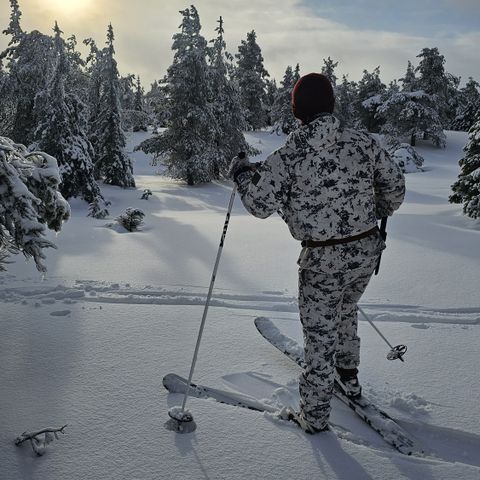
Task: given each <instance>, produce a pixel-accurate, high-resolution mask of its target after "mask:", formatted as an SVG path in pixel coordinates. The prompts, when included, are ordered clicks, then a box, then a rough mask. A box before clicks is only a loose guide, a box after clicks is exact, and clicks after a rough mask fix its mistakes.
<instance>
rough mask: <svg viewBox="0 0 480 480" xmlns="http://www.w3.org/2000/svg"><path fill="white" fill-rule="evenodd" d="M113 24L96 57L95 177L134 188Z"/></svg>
mask: <svg viewBox="0 0 480 480" xmlns="http://www.w3.org/2000/svg"><path fill="white" fill-rule="evenodd" d="M114 39H115V38H114V34H113V27H112V25H111V24H110V25H109V26H108V32H107V47H106V48H104V49H103V52H102V54H101V56H100V58H99V62H98V64H97V66H96V68H99V69H100V72H99V73H100V75H99V76H100V78H101V84H100V98H99V109H98V116H97V117H96V118H95V124H94V128H95V135H94V136H95V144H94V148H95V170H96V172H97V175H96V176H97V178H98V177H101V178H103V181H104V182H105V183H106V184H109V185H117V186H119V187H123V188H127V187H134V186H135V180H134V179H133V168H132V163H131V161H130V159H129V158H128V156H127V155H126V153H125V150H124V148H125V145H126V141H125V135H124V133H123V130H122V119H121V107H120V85H119V74H118V68H117V62H116V61H115V58H114V54H115V49H114V47H113V41H114Z"/></svg>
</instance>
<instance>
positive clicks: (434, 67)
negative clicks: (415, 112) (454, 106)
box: [415, 47, 458, 128]
mask: <svg viewBox="0 0 480 480" xmlns="http://www.w3.org/2000/svg"><path fill="white" fill-rule="evenodd" d="M417 58H420V62H419V64H418V66H417V68H416V69H415V72H417V73H419V77H418V88H419V89H420V90H423V91H424V92H425V93H428V94H429V95H432V96H435V104H436V106H437V111H438V115H439V117H440V120H441V122H442V126H443V128H446V127H447V126H448V123H449V110H450V109H451V108H450V103H451V102H452V101H453V96H454V93H453V91H454V90H455V85H454V84H455V83H457V80H458V79H456V78H455V77H453V76H452V75H449V74H448V73H446V72H445V67H444V64H445V57H444V56H443V55H441V54H440V52H439V51H438V48H436V47H435V48H424V49H422V51H421V52H420V53H419V54H418V55H417ZM457 84H458V83H457Z"/></svg>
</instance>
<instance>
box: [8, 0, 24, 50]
mask: <svg viewBox="0 0 480 480" xmlns="http://www.w3.org/2000/svg"><path fill="white" fill-rule="evenodd" d="M21 17H22V12H21V10H20V6H19V5H18V1H17V0H10V23H9V25H8V27H7V28H6V29H5V30H4V31H3V33H4V34H5V35H10V36H11V37H12V38H11V40H10V42H9V44H8V45H9V46H11V45H15V44H18V43H20V40H21V39H22V37H23V35H24V32H23V30H22V27H21V25H20V18H21Z"/></svg>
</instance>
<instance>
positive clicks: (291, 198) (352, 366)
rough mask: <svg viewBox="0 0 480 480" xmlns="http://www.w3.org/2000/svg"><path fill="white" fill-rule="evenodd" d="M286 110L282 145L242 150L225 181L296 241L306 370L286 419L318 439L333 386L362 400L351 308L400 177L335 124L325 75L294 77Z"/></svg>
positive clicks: (369, 145)
mask: <svg viewBox="0 0 480 480" xmlns="http://www.w3.org/2000/svg"><path fill="white" fill-rule="evenodd" d="M292 108H293V114H294V115H295V117H296V118H297V119H298V120H300V122H301V125H300V126H299V128H298V129H297V130H295V131H294V132H292V133H291V134H290V135H289V136H288V137H287V139H286V142H285V145H284V146H282V147H281V148H279V149H278V150H276V151H275V152H273V153H272V154H271V155H269V156H268V157H267V159H266V160H265V161H264V162H263V163H261V164H256V165H253V164H251V163H250V162H249V161H248V159H247V158H246V156H245V154H243V153H242V154H239V155H238V156H237V157H235V158H234V159H233V160H232V163H231V165H230V169H229V175H230V177H231V178H232V179H233V181H234V182H235V183H236V185H237V188H238V192H239V193H240V196H241V199H242V202H243V205H244V206H245V208H246V209H247V210H248V211H249V212H250V213H251V214H253V215H254V216H256V217H258V218H267V217H268V216H270V215H271V214H273V213H274V212H279V213H280V215H281V217H282V218H283V219H284V221H285V222H286V223H287V225H288V227H289V230H290V232H291V234H292V236H293V237H294V238H295V239H296V240H299V241H300V242H301V244H302V250H301V252H300V256H299V259H298V266H299V293H298V304H299V310H300V320H301V323H302V327H303V336H304V348H305V365H306V366H305V368H304V371H303V372H302V374H301V376H300V382H299V392H300V410H299V411H298V412H297V411H294V410H293V409H291V408H288V409H286V410H285V411H284V415H285V418H288V419H290V420H294V421H295V422H296V423H298V424H299V425H300V426H301V427H302V428H303V429H304V430H305V431H306V432H308V433H316V432H320V431H324V430H328V418H329V415H330V410H331V406H330V400H331V397H332V395H333V386H334V380H335V381H337V382H338V384H339V385H340V386H341V388H342V389H343V391H344V393H345V394H346V395H348V396H350V397H359V396H360V395H361V386H360V384H359V381H358V376H357V375H358V366H359V363H360V339H359V337H358V335H357V303H358V301H359V300H360V298H361V296H362V294H363V292H364V291H365V289H366V287H367V285H368V282H369V280H370V278H371V276H372V274H373V272H374V270H375V267H376V265H377V263H378V261H379V257H380V254H381V252H382V250H383V249H384V248H385V242H384V241H383V239H382V237H381V235H380V233H379V229H378V227H377V220H378V219H380V218H383V217H387V216H390V215H392V214H393V212H394V211H395V210H397V209H398V208H399V207H400V205H401V204H402V202H403V198H404V195H405V180H404V177H403V174H402V172H401V170H400V168H399V167H398V166H397V164H396V163H395V162H394V161H393V160H391V159H390V157H389V156H388V154H387V152H386V151H385V150H384V149H383V148H381V146H380V145H379V143H378V142H377V141H376V140H375V139H374V138H373V136H371V135H370V134H368V133H366V132H362V131H356V130H354V129H350V128H344V127H342V126H341V125H340V121H339V120H338V119H337V118H336V117H335V116H334V115H333V109H334V93H333V88H332V85H331V83H330V81H329V80H328V78H327V77H326V76H324V75H322V74H318V73H310V74H308V75H305V76H303V77H301V78H300V79H299V80H298V81H297V83H296V85H295V87H294V89H293V92H292Z"/></svg>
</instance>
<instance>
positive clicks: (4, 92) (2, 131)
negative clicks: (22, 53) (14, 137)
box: [0, 59, 16, 137]
mask: <svg viewBox="0 0 480 480" xmlns="http://www.w3.org/2000/svg"><path fill="white" fill-rule="evenodd" d="M15 114H16V99H15V96H14V94H13V88H12V84H11V81H10V77H9V75H8V73H7V72H6V71H5V69H4V68H3V64H2V60H1V59H0V136H3V137H6V136H9V135H10V134H11V132H12V129H13V125H14V121H15Z"/></svg>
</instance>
